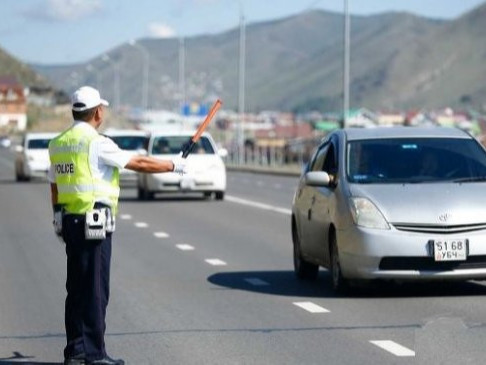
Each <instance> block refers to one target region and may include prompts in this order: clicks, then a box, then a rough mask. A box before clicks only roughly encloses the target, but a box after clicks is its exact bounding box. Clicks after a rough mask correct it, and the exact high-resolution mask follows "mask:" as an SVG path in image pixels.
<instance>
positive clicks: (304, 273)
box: [292, 226, 319, 280]
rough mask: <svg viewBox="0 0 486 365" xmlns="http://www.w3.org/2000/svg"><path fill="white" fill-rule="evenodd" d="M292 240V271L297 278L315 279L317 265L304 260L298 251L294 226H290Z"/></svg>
mask: <svg viewBox="0 0 486 365" xmlns="http://www.w3.org/2000/svg"><path fill="white" fill-rule="evenodd" d="M292 238H293V239H292V241H293V245H294V272H295V275H296V276H297V277H298V278H299V279H303V280H315V279H316V278H317V275H318V273H319V266H318V265H315V264H312V263H310V262H307V261H305V260H304V259H303V258H302V253H301V251H300V239H299V234H298V233H297V229H296V228H295V226H293V227H292Z"/></svg>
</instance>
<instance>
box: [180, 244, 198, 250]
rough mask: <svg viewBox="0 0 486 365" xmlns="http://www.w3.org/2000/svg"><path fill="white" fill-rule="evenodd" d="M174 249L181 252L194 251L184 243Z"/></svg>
mask: <svg viewBox="0 0 486 365" xmlns="http://www.w3.org/2000/svg"><path fill="white" fill-rule="evenodd" d="M176 247H177V248H178V249H179V250H181V251H192V250H194V247H192V246H191V245H187V244H185V243H181V244H179V245H176Z"/></svg>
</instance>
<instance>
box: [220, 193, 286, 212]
mask: <svg viewBox="0 0 486 365" xmlns="http://www.w3.org/2000/svg"><path fill="white" fill-rule="evenodd" d="M225 199H226V200H227V201H230V202H232V203H237V204H242V205H248V206H250V207H254V208H258V209H263V210H270V211H272V212H277V213H281V214H286V215H291V214H292V210H291V209H287V208H282V207H277V206H274V205H269V204H264V203H259V202H255V201H252V200H246V199H242V198H238V197H236V196H231V195H227V196H226V197H225Z"/></svg>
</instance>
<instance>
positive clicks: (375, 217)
mask: <svg viewBox="0 0 486 365" xmlns="http://www.w3.org/2000/svg"><path fill="white" fill-rule="evenodd" d="M351 215H352V216H353V220H354V223H355V224H356V225H357V226H360V227H366V228H376V229H390V226H389V225H388V223H387V221H386V220H385V217H383V214H381V212H380V211H379V209H378V208H377V207H376V205H374V204H373V203H372V202H371V201H370V200H369V199H366V198H351Z"/></svg>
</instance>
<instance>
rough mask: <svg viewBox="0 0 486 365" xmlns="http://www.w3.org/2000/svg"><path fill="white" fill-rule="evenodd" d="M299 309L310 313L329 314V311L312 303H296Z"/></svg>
mask: <svg viewBox="0 0 486 365" xmlns="http://www.w3.org/2000/svg"><path fill="white" fill-rule="evenodd" d="M294 304H295V305H296V306H297V307H300V308H302V309H305V310H306V311H307V312H310V313H329V310H327V309H326V308H323V307H321V306H319V305H317V304H314V303H312V302H294Z"/></svg>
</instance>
